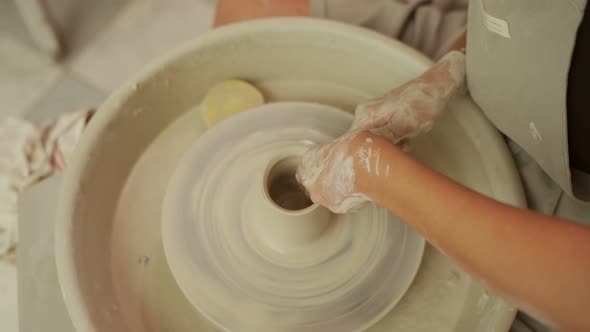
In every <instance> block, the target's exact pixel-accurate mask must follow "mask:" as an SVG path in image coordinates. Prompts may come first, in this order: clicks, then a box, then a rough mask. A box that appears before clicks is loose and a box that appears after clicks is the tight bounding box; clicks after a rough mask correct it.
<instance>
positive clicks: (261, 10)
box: [214, 0, 309, 26]
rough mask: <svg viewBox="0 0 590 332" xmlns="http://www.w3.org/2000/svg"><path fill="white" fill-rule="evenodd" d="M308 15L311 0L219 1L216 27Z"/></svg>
mask: <svg viewBox="0 0 590 332" xmlns="http://www.w3.org/2000/svg"><path fill="white" fill-rule="evenodd" d="M308 15H309V0H218V2H217V10H216V14H215V23H214V25H215V26H220V25H224V24H230V23H234V22H239V21H245V20H250V19H255V18H262V17H274V16H308Z"/></svg>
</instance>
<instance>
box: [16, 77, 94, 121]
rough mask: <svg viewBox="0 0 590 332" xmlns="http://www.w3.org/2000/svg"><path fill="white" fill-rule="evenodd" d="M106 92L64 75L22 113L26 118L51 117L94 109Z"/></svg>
mask: <svg viewBox="0 0 590 332" xmlns="http://www.w3.org/2000/svg"><path fill="white" fill-rule="evenodd" d="M105 98H106V93H105V92H103V91H100V90H98V88H96V87H94V86H92V85H90V84H88V83H86V82H83V81H82V80H81V79H79V78H77V77H75V76H73V75H71V74H66V75H64V76H63V77H62V78H61V79H60V80H59V81H57V82H56V84H55V85H54V86H52V87H51V88H49V90H47V92H46V93H45V94H44V95H43V96H42V97H41V98H40V99H39V101H37V102H36V103H35V104H34V105H33V106H32V107H30V108H29V110H28V111H27V112H26V113H25V114H24V117H25V118H26V119H28V120H32V121H39V120H47V119H53V118H56V117H57V116H59V115H60V114H62V113H64V112H73V111H79V110H84V109H90V108H93V109H96V108H98V106H100V104H102V102H103V101H104V99H105Z"/></svg>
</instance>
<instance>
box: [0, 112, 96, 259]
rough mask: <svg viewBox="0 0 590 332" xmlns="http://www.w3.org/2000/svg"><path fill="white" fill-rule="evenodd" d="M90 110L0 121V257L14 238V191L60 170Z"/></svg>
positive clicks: (13, 243)
mask: <svg viewBox="0 0 590 332" xmlns="http://www.w3.org/2000/svg"><path fill="white" fill-rule="evenodd" d="M91 115H92V111H81V112H76V113H70V114H65V115H63V116H61V117H60V118H58V119H57V120H52V121H48V122H44V123H38V124H33V123H30V122H27V121H25V120H22V119H18V118H9V119H7V120H5V121H4V122H1V123H0V257H2V256H4V255H6V254H7V253H8V252H9V251H10V250H11V249H13V248H14V246H15V245H16V243H17V241H18V211H17V205H18V194H19V192H20V191H22V190H23V189H24V188H26V187H27V186H29V185H31V184H33V183H35V182H37V181H40V180H42V179H44V178H46V177H48V176H50V175H52V174H54V173H55V172H58V171H60V170H62V169H63V168H64V167H65V165H66V164H67V161H68V160H69V159H70V156H71V155H72V152H73V151H74V148H75V146H76V143H77V142H78V140H79V138H80V136H81V134H82V131H83V129H84V128H85V126H86V123H87V121H88V119H89V118H90V117H91Z"/></svg>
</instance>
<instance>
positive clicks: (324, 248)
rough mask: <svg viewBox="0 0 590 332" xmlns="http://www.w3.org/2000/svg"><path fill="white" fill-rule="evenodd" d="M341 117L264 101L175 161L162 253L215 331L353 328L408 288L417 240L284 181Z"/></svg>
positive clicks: (373, 209)
mask: <svg viewBox="0 0 590 332" xmlns="http://www.w3.org/2000/svg"><path fill="white" fill-rule="evenodd" d="M351 122H352V117H351V115H350V114H347V113H345V112H343V111H340V110H337V109H334V108H332V107H328V106H323V105H318V104H309V103H276V104H268V105H264V106H262V107H259V108H257V109H253V110H249V111H246V112H244V113H242V114H238V115H236V116H234V117H232V118H230V119H228V120H226V121H224V122H222V123H220V124H219V125H218V126H216V127H214V128H213V129H211V130H209V131H208V132H207V133H205V134H204V135H203V136H202V137H201V138H199V140H198V141H197V142H195V144H194V145H193V146H192V148H191V149H189V151H188V152H187V153H186V154H185V156H184V157H183V159H182V160H181V162H180V163H179V166H178V167H177V169H176V171H175V172H174V175H173V177H172V180H171V182H170V185H169V187H168V189H167V193H166V197H165V202H164V208H163V222H162V227H163V229H162V230H163V232H162V236H163V244H164V249H165V253H166V258H167V260H168V264H169V266H170V268H171V270H172V273H173V275H174V277H175V279H176V281H177V283H178V285H179V286H180V288H181V289H182V291H183V292H184V294H185V295H186V297H187V298H188V299H189V300H190V302H191V303H192V304H193V305H194V306H195V307H196V308H197V309H198V310H199V311H201V313H202V314H203V315H205V316H206V317H207V318H209V319H210V320H211V321H212V322H214V323H215V324H216V325H217V326H218V327H220V328H222V329H224V330H227V331H328V330H329V331H358V330H362V329H365V328H367V327H368V326H369V325H371V324H372V323H374V322H376V321H377V320H378V319H379V318H381V317H382V316H383V315H385V314H386V313H387V312H388V311H389V310H390V309H391V308H392V307H393V306H394V305H395V303H397V302H398V301H399V299H400V298H401V297H402V295H403V294H404V292H405V291H406V289H407V288H408V287H409V286H410V284H411V282H412V279H413V278H414V276H415V274H416V272H417V270H418V267H419V264H420V260H421V257H422V252H423V249H424V240H423V239H422V238H421V237H420V236H418V235H417V234H416V233H415V232H414V231H413V230H411V229H410V228H409V227H408V226H406V225H405V224H404V223H402V222H401V221H400V220H398V219H397V218H396V217H395V216H393V215H391V214H389V213H388V212H387V211H385V210H384V209H382V208H380V207H377V206H375V205H368V206H366V207H365V208H363V209H362V210H360V211H358V212H356V213H352V214H347V215H334V214H332V213H330V212H329V211H328V210H326V209H325V208H323V207H322V206H319V205H314V204H311V203H309V202H306V201H305V198H304V197H301V196H300V195H299V192H298V190H300V189H299V188H298V187H297V186H296V185H293V182H292V181H291V180H292V179H293V175H294V170H295V167H296V165H297V159H298V158H299V156H301V154H302V153H304V151H305V150H307V149H308V148H309V147H310V146H313V145H314V144H323V143H327V142H329V141H331V140H332V139H334V138H336V137H337V136H339V135H341V134H342V133H343V132H345V131H346V130H347V129H348V128H349V126H350V124H351ZM285 202H286V203H285Z"/></svg>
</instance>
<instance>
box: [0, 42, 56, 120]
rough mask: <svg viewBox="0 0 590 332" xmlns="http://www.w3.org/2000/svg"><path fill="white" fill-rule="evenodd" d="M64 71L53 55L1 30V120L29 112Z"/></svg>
mask: <svg viewBox="0 0 590 332" xmlns="http://www.w3.org/2000/svg"><path fill="white" fill-rule="evenodd" d="M61 75H62V69H61V68H60V67H59V66H57V65H56V64H54V63H53V62H52V61H51V60H50V59H49V58H47V57H45V56H44V55H41V54H40V53H38V52H37V51H34V50H32V49H30V48H29V47H26V46H25V45H23V44H22V43H21V42H19V41H17V40H15V39H13V38H12V37H10V36H8V35H4V34H0V102H1V104H0V120H2V119H4V118H6V117H8V116H11V115H18V114H22V113H23V112H25V111H26V110H27V109H28V108H29V107H30V106H31V105H33V104H34V103H35V102H36V101H37V100H38V99H39V98H40V97H41V96H42V95H43V94H44V93H45V91H47V89H49V88H50V87H51V86H52V85H53V84H54V83H55V82H56V81H57V80H58V79H59V78H60V77H61Z"/></svg>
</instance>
